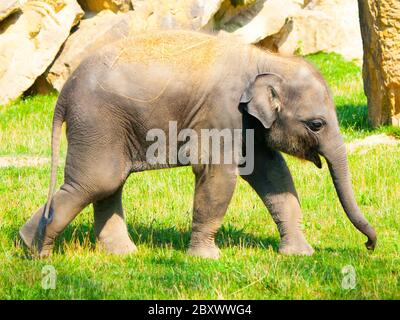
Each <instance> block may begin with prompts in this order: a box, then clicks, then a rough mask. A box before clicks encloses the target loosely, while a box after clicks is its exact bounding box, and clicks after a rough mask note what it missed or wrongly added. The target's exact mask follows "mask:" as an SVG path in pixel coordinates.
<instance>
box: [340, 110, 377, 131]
mask: <svg viewBox="0 0 400 320" xmlns="http://www.w3.org/2000/svg"><path fill="white" fill-rule="evenodd" d="M336 112H337V115H338V120H339V124H340V127H341V128H344V129H352V130H355V131H364V132H365V131H368V132H369V131H373V128H372V126H371V125H370V123H369V120H368V107H367V105H364V104H363V105H349V104H342V105H337V107H336Z"/></svg>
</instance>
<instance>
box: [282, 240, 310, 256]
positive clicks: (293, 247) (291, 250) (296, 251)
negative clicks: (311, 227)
mask: <svg viewBox="0 0 400 320" xmlns="http://www.w3.org/2000/svg"><path fill="white" fill-rule="evenodd" d="M278 251H279V253H281V254H284V255H299V256H311V255H313V253H314V249H313V248H312V247H311V246H310V245H309V244H308V242H307V241H306V240H305V239H304V237H303V236H302V237H301V238H300V239H299V238H296V239H294V240H290V241H288V240H285V239H282V241H281V243H280V245H279V249H278Z"/></svg>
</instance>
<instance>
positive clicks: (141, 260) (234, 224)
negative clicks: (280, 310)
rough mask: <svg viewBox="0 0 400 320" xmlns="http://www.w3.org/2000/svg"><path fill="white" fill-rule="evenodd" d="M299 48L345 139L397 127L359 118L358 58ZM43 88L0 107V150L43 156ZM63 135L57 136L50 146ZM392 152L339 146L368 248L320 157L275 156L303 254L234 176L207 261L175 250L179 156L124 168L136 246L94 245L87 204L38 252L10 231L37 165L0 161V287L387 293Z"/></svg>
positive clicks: (182, 206) (77, 291)
mask: <svg viewBox="0 0 400 320" xmlns="http://www.w3.org/2000/svg"><path fill="white" fill-rule="evenodd" d="M308 59H309V60H311V61H312V62H314V63H315V64H316V65H317V67H318V68H319V69H320V70H321V71H322V73H323V74H324V76H325V77H326V79H327V80H328V82H329V84H330V86H331V89H332V92H333V93H334V96H335V101H336V103H337V107H338V114H339V118H340V123H341V127H342V131H343V133H344V135H345V139H346V141H347V142H350V141H352V140H354V139H359V138H363V137H366V136H368V135H371V134H375V133H381V132H386V133H389V134H391V135H395V136H400V134H399V131H398V130H397V131H396V130H395V129H393V128H389V127H384V128H379V129H372V128H370V127H369V125H368V121H367V108H366V99H365V96H364V94H363V91H362V81H361V74H360V68H359V67H358V66H356V65H354V64H352V63H349V62H345V61H343V60H342V59H341V58H340V57H339V56H337V55H333V54H329V55H327V54H318V55H313V56H309V57H308ZM55 99H56V96H55V95H51V96H38V97H28V98H25V99H21V100H19V101H17V102H15V103H14V104H12V105H11V106H8V107H0V156H2V155H3V156H4V155H7V156H10V155H11V156H19V155H35V156H49V154H50V124H51V117H52V109H53V106H54V102H55ZM65 145H66V143H65V138H64V143H63V151H62V154H65ZM399 159H400V146H399V145H397V146H384V145H377V146H374V147H370V148H364V149H361V150H358V151H355V152H352V153H350V155H349V162H350V168H351V171H352V176H353V184H354V188H355V192H356V197H357V200H358V203H359V204H360V207H361V210H362V211H363V213H364V214H365V215H366V216H367V218H368V219H369V220H370V222H371V223H372V225H373V226H374V227H375V228H376V230H377V233H378V236H379V243H378V247H377V249H376V251H375V252H373V253H371V252H368V251H367V250H366V249H365V248H364V246H363V242H364V240H365V239H364V237H363V236H362V235H360V234H359V233H358V232H357V231H356V230H355V229H354V228H353V227H352V226H351V224H350V222H349V221H348V220H347V219H346V217H345V215H344V213H343V211H342V209H341V207H340V204H339V201H338V199H337V196H336V194H335V192H334V188H333V185H332V182H331V179H330V177H329V173H328V170H327V168H326V165H325V166H324V168H323V169H322V170H318V169H316V168H315V167H314V165H313V164H311V163H305V162H301V161H299V160H297V159H294V158H291V157H287V161H288V164H289V167H290V168H291V171H292V173H293V176H294V179H295V183H296V186H297V189H298V192H299V195H300V198H301V203H302V208H303V213H304V223H303V225H304V232H305V234H306V237H307V239H308V240H309V242H310V244H311V245H312V246H313V247H314V248H315V250H316V252H315V254H314V256H312V257H285V256H281V255H279V254H278V253H277V247H278V243H279V235H278V232H277V230H276V227H275V225H274V223H273V221H272V219H271V217H270V216H269V214H268V212H267V211H266V209H265V208H264V206H263V205H262V203H261V201H260V200H259V199H258V198H257V196H256V194H255V193H254V192H253V191H252V190H251V189H250V187H249V186H248V185H246V184H245V183H244V182H243V181H239V184H238V187H237V189H236V192H235V195H234V198H233V200H232V203H231V205H230V207H229V210H228V212H227V214H226V217H225V220H224V224H223V227H222V229H221V230H220V232H219V233H218V241H217V242H218V244H219V246H220V248H221V249H222V257H221V259H220V260H218V261H209V260H201V259H198V258H192V257H188V256H186V255H185V250H186V248H187V245H188V242H189V236H190V224H191V206H192V194H193V180H194V179H193V176H192V174H191V171H190V169H189V168H183V169H172V170H161V171H154V172H144V173H140V174H134V175H132V176H131V177H130V178H129V180H128V183H127V185H126V187H125V190H124V208H125V212H126V215H127V222H128V225H129V232H130V234H131V236H132V238H133V239H134V241H135V243H136V244H137V246H138V248H139V251H138V253H137V254H136V255H132V256H125V257H117V256H109V255H105V254H103V253H101V252H100V251H98V250H97V249H96V247H95V242H94V235H93V228H92V223H93V213H92V208H91V207H88V208H86V209H85V210H84V211H83V212H82V213H81V214H80V215H79V216H78V217H77V218H76V219H75V221H74V222H73V224H71V225H70V226H69V227H68V228H67V230H66V231H65V232H64V234H63V235H62V236H61V237H60V238H59V239H58V241H57V244H56V248H55V252H54V255H53V256H52V257H50V258H48V259H45V260H35V259H31V258H29V257H27V256H26V255H25V254H24V251H23V249H22V248H21V247H19V246H18V245H15V244H14V240H15V239H16V237H17V232H18V230H19V228H20V226H21V225H22V224H23V223H24V222H25V221H26V219H28V217H29V216H30V215H31V214H32V212H34V211H35V210H36V209H37V208H38V207H39V206H41V205H42V204H43V203H44V202H45V198H46V194H47V188H48V180H49V166H48V165H42V166H38V167H22V168H15V167H6V168H0V299H59V298H62V299H64V298H65V299H71V298H73V299H173V298H176V299H382V298H386V299H399V298H400V255H399V253H400V236H399V230H400V219H399V212H400V202H399V199H400V182H399V177H400V160H399ZM61 181H62V170H61V169H60V170H59V174H58V182H59V183H61ZM46 265H51V266H53V267H54V268H55V270H56V272H57V282H56V289H54V290H52V289H50V290H45V289H43V288H42V278H43V274H42V270H43V267H44V266H46ZM346 266H351V267H352V268H354V272H355V279H354V280H355V282H354V284H355V287H354V288H352V289H349V288H348V286H346V283H347V281H346V279H349V278H348V276H349V275H348V274H347V275H346V274H345V273H343V272H342V271H344V270H346ZM343 283H344V286H343V285H342V284H343Z"/></svg>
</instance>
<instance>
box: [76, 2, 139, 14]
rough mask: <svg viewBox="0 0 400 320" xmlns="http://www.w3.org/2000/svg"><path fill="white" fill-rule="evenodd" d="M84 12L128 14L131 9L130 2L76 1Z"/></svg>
mask: <svg viewBox="0 0 400 320" xmlns="http://www.w3.org/2000/svg"><path fill="white" fill-rule="evenodd" d="M78 2H79V4H80V5H81V7H82V8H83V9H84V10H85V11H91V12H100V11H102V10H110V11H112V12H114V13H117V12H128V11H129V10H130V9H131V1H130V0H78Z"/></svg>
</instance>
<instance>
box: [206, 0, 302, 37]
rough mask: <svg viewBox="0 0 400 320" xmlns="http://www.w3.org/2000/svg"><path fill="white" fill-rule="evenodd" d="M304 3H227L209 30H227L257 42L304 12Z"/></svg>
mask: <svg viewBox="0 0 400 320" xmlns="http://www.w3.org/2000/svg"><path fill="white" fill-rule="evenodd" d="M232 3H234V4H235V3H242V4H238V5H233V4H232ZM302 4H303V1H299V0H248V1H245V0H242V1H236V2H233V1H232V0H225V1H224V3H223V4H222V6H221V8H220V10H219V11H218V12H217V13H216V14H215V16H214V18H213V21H212V22H211V23H210V24H209V25H208V26H207V29H216V30H224V31H227V32H231V33H233V34H234V35H237V36H239V37H241V38H242V40H243V41H244V42H246V43H257V42H259V41H261V40H263V39H265V38H266V37H268V36H270V35H273V34H276V33H277V32H279V30H280V29H281V28H282V27H283V25H284V24H285V20H286V18H287V17H289V16H291V15H293V14H295V13H296V12H297V11H298V10H300V9H301V7H302Z"/></svg>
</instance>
